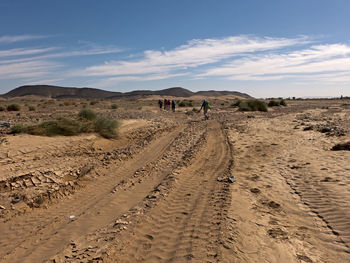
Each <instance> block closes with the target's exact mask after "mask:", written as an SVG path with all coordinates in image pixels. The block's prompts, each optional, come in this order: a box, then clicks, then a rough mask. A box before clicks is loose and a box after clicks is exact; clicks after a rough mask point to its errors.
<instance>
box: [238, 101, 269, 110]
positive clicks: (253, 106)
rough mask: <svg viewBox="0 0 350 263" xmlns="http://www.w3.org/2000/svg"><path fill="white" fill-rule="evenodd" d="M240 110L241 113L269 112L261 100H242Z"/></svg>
mask: <svg viewBox="0 0 350 263" xmlns="http://www.w3.org/2000/svg"><path fill="white" fill-rule="evenodd" d="M238 108H239V110H240V111H267V106H266V103H265V102H263V101H260V100H242V101H240V103H239V105H238Z"/></svg>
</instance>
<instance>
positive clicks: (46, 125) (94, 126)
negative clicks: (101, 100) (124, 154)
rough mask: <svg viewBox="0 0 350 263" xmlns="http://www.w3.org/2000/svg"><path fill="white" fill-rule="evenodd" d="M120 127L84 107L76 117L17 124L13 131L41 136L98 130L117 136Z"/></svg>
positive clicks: (106, 135) (102, 134)
mask: <svg viewBox="0 0 350 263" xmlns="http://www.w3.org/2000/svg"><path fill="white" fill-rule="evenodd" d="M93 116H94V117H93ZM118 127H119V123H118V121H116V120H112V119H108V118H105V117H96V114H95V113H94V112H93V111H91V110H89V109H83V110H81V111H80V112H79V114H78V118H76V119H69V118H58V119H55V120H51V121H45V122H42V123H39V124H35V125H23V124H15V125H13V126H12V128H11V132H12V133H28V134H32V135H41V136H57V135H63V136H74V135H78V134H81V133H91V132H96V133H98V134H100V135H101V136H102V137H105V138H115V137H116V136H117V135H118Z"/></svg>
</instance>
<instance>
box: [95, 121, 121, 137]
mask: <svg viewBox="0 0 350 263" xmlns="http://www.w3.org/2000/svg"><path fill="white" fill-rule="evenodd" d="M118 127H119V123H118V122H117V121H116V120H112V119H108V118H105V117H100V118H97V119H96V122H95V131H96V132H97V133H98V134H100V135H101V136H103V137H105V138H108V139H109V138H115V137H116V136H117V132H116V130H117V128H118Z"/></svg>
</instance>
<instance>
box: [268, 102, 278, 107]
mask: <svg viewBox="0 0 350 263" xmlns="http://www.w3.org/2000/svg"><path fill="white" fill-rule="evenodd" d="M279 105H280V102H279V101H277V100H270V101H269V103H268V104H267V106H269V107H276V106H279Z"/></svg>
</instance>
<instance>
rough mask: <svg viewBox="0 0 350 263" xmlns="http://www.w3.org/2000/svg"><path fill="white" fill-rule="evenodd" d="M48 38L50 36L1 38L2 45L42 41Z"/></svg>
mask: <svg viewBox="0 0 350 263" xmlns="http://www.w3.org/2000/svg"><path fill="white" fill-rule="evenodd" d="M47 37H48V36H39V35H17V36H2V37H0V43H14V42H21V41H29V40H35V39H42V38H47Z"/></svg>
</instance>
